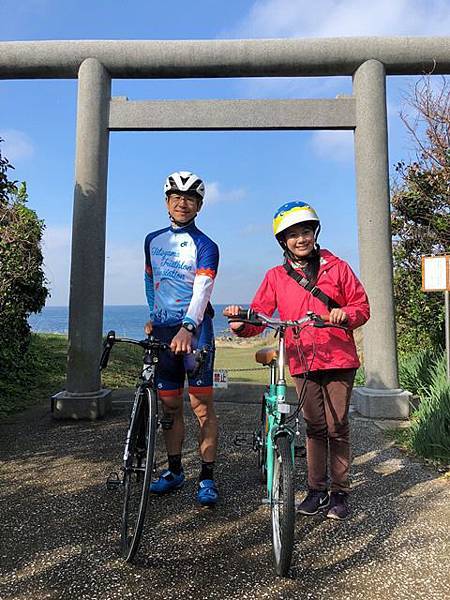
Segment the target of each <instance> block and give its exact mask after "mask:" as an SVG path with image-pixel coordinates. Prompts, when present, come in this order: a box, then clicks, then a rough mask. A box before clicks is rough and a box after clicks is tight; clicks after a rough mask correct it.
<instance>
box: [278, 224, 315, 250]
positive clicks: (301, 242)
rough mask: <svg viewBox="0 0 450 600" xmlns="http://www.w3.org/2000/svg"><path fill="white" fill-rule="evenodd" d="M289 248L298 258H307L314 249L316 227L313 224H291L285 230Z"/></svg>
mask: <svg viewBox="0 0 450 600" xmlns="http://www.w3.org/2000/svg"><path fill="white" fill-rule="evenodd" d="M284 235H285V237H284V239H285V241H286V246H287V247H288V250H290V251H291V252H292V254H293V255H294V256H295V257H296V258H298V259H302V258H306V257H307V256H309V254H311V252H312V251H313V249H314V241H315V240H314V229H313V228H312V227H311V225H302V224H301V223H300V224H298V225H291V227H289V228H288V229H286V232H285V234H284Z"/></svg>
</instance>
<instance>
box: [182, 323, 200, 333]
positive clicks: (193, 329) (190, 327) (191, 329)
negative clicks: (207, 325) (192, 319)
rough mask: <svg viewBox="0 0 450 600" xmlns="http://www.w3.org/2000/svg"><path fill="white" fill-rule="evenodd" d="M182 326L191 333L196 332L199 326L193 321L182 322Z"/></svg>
mask: <svg viewBox="0 0 450 600" xmlns="http://www.w3.org/2000/svg"><path fill="white" fill-rule="evenodd" d="M181 327H183V328H184V329H186V331H189V333H192V335H194V334H195V332H196V330H197V328H196V327H195V325H193V324H192V323H182V324H181Z"/></svg>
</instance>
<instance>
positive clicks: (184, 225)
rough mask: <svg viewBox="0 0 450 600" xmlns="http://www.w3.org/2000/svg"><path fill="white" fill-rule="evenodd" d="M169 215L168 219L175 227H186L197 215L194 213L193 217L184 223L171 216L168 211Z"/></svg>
mask: <svg viewBox="0 0 450 600" xmlns="http://www.w3.org/2000/svg"><path fill="white" fill-rule="evenodd" d="M168 215H169V219H170V220H171V221H172V223H173V224H174V225H176V226H177V227H180V228H181V227H187V226H188V225H190V224H191V223H193V222H194V221H195V218H196V216H197V215H195V217H193V218H192V219H191V220H190V221H186V222H185V223H180V222H179V221H177V220H176V219H174V218H173V217H172V215H171V214H170V213H168Z"/></svg>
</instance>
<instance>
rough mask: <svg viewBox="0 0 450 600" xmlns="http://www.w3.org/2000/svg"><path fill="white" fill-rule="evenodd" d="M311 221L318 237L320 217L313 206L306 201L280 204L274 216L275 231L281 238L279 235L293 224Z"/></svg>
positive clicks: (277, 236) (276, 235)
mask: <svg viewBox="0 0 450 600" xmlns="http://www.w3.org/2000/svg"><path fill="white" fill-rule="evenodd" d="M306 221H309V222H311V225H312V226H313V227H314V232H315V235H316V238H317V235H318V233H319V229H320V219H319V217H318V215H317V213H316V211H315V210H314V208H313V207H312V206H310V205H309V204H306V203H305V202H287V203H286V204H283V206H280V208H279V209H278V210H277V211H276V213H275V214H274V216H273V233H274V234H275V237H276V238H277V239H278V240H279V235H280V233H282V232H283V231H285V230H286V229H287V228H288V227H291V226H292V225H298V224H299V223H305V222H306Z"/></svg>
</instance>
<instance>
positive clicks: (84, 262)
mask: <svg viewBox="0 0 450 600" xmlns="http://www.w3.org/2000/svg"><path fill="white" fill-rule="evenodd" d="M110 99H111V78H110V75H109V73H108V71H107V70H106V69H105V67H104V66H103V65H102V64H101V63H100V62H99V61H98V60H97V59H95V58H88V59H86V60H84V61H83V63H82V64H81V66H80V69H79V73H78V111H77V144H76V164H75V192H74V209H73V228H72V232H73V238H72V261H71V272H70V299H69V349H68V362H67V389H66V390H64V391H62V392H60V393H58V394H56V395H55V396H54V397H53V402H52V406H53V416H54V417H56V418H71V419H96V418H98V417H101V416H103V415H104V414H106V413H107V412H108V411H109V410H110V406H111V392H110V390H107V389H102V388H101V378H100V372H99V367H98V365H99V359H100V351H101V342H102V328H103V296H104V275H105V237H106V189H107V176H108V148H109V130H108V120H109V103H110Z"/></svg>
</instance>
